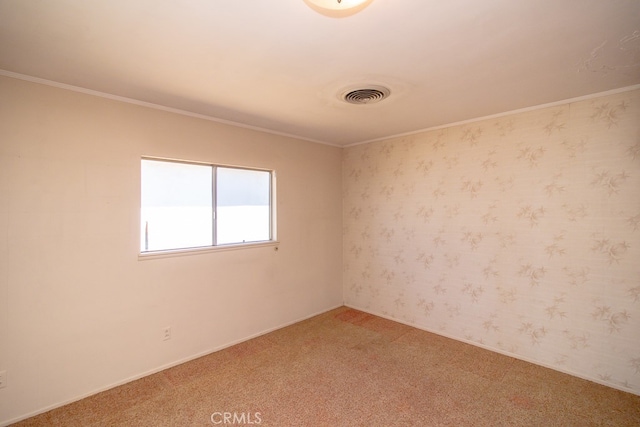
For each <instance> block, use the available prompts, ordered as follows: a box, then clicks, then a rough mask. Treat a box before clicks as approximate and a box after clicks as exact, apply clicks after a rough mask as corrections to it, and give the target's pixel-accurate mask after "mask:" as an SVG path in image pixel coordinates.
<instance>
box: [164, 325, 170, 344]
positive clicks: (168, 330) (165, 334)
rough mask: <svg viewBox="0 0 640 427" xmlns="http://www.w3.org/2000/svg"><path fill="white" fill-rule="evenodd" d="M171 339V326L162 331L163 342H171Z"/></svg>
mask: <svg viewBox="0 0 640 427" xmlns="http://www.w3.org/2000/svg"><path fill="white" fill-rule="evenodd" d="M170 339H171V326H166V327H165V328H163V329H162V340H163V341H166V340H170Z"/></svg>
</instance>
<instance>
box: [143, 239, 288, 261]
mask: <svg viewBox="0 0 640 427" xmlns="http://www.w3.org/2000/svg"><path fill="white" fill-rule="evenodd" d="M279 245H280V242H278V241H276V240H269V241H267V242H255V243H235V244H229V245H219V246H205V247H201V248H185V249H170V250H165V251H153V252H141V253H139V254H138V261H146V260H151V259H158V258H171V257H177V256H189V255H198V254H203V253H210V252H221V251H235V250H239V249H253V248H265V247H274V249H275V250H276V251H277V250H278V246H279Z"/></svg>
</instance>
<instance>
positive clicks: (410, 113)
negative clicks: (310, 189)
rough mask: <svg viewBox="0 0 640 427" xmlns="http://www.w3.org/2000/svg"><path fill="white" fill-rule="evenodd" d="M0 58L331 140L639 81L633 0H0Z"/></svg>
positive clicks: (79, 81)
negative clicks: (333, 8) (362, 95)
mask: <svg viewBox="0 0 640 427" xmlns="http://www.w3.org/2000/svg"><path fill="white" fill-rule="evenodd" d="M0 69H1V70H4V74H5V75H16V74H14V73H17V74H18V75H20V77H24V76H29V78H31V77H33V78H37V79H45V80H49V81H53V82H58V83H62V84H65V85H72V86H75V87H78V88H83V89H89V90H92V91H98V92H103V93H107V94H111V95H116V96H119V97H126V98H130V99H134V100H137V101H142V102H145V103H153V104H157V105H161V106H164V107H169V108H172V109H179V110H183V111H187V112H190V113H195V114H198V115H205V116H208V117H212V118H215V119H219V120H222V121H231V122H234V123H239V124H241V125H244V126H250V127H257V128H260V129H264V130H267V131H270V132H275V133H279V134H286V135H293V136H296V137H299V138H303V139H307V140H312V141H317V142H323V143H328V144H333V145H338V146H345V145H350V144H355V143H360V142H365V141H371V140H376V139H380V138H384V137H390V136H395V135H400V134H405V133H410V132H416V131H419V130H423V129H428V128H432V127H437V126H441V125H445V124H450V123H456V122H460V121H465V120H471V119H474V118H478V117H485V116H489V115H494V114H498V113H502V112H506V111H512V110H517V109H522V108H527V107H532V106H538V105H542V104H547V103H553V102H557V101H562V100H566V99H571V98H576V97H582V96H586V95H589V94H593V93H599V92H604V91H610V90H614V89H619V88H624V87H628V86H633V85H638V84H640V1H639V0H517V1H514V0H447V1H436V0H373V2H372V3H371V4H370V5H369V6H368V7H367V8H365V9H364V10H363V11H361V12H360V13H358V14H356V15H353V16H350V17H345V18H330V17H327V16H324V15H321V14H318V13H317V12H315V11H313V10H312V9H311V8H309V7H308V6H307V5H306V4H305V2H304V1H303V0H277V1H276V0H226V1H223V0H180V1H177V0H108V1H98V0H93V1H87V0H20V1H18V0H0ZM369 85H382V86H386V87H387V88H389V89H390V91H391V95H390V96H389V97H388V98H387V99H385V100H383V101H381V102H379V103H376V104H367V105H352V104H348V103H345V102H344V101H342V100H341V99H340V98H339V95H340V94H341V93H342V92H343V91H344V90H345V89H350V88H356V87H366V86H369Z"/></svg>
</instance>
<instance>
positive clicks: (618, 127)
mask: <svg viewBox="0 0 640 427" xmlns="http://www.w3.org/2000/svg"><path fill="white" fill-rule="evenodd" d="M344 183H345V184H344V225H345V228H344V254H345V264H344V286H345V303H346V304H347V305H349V306H351V307H354V308H360V309H362V310H365V311H368V312H371V313H374V314H380V315H383V316H387V317H390V318H395V319H397V320H400V321H403V322H405V323H409V324H412V325H415V326H417V327H420V328H423V329H426V330H430V331H433V332H436V333H440V334H442V335H445V336H449V337H452V338H457V339H460V340H464V341H467V342H471V343H477V344H479V345H482V346H484V347H486V348H489V349H495V350H498V351H501V352H503V353H507V354H511V355H513V356H515V357H520V358H523V359H525V360H529V361H533V362H537V363H539V364H542V365H546V366H550V367H554V368H556V369H558V370H561V371H564V372H569V373H573V374H575V375H578V376H581V377H583V378H590V379H593V380H596V381H598V382H600V383H604V384H609V385H611V386H614V387H616V388H620V389H623V390H627V391H630V392H633V393H636V394H640V90H634V91H627V92H624V93H619V94H615V95H609V96H606V97H600V98H596V99H590V100H586V101H580V102H574V103H570V104H564V105H561V106H557V107H550V108H545V109H540V110H535V111H531V112H526V113H518V114H513V115H510V116H503V117H500V118H496V119H490V120H485V121H478V122H474V123H470V124H465V125H458V126H452V127H449V128H445V129H440V130H434V131H427V132H424V133H420V134H415V135H411V136H406V137H398V138H394V139H389V140H385V141H380V142H375V143H369V144H363V145H357V146H352V147H349V148H347V149H345V157H344Z"/></svg>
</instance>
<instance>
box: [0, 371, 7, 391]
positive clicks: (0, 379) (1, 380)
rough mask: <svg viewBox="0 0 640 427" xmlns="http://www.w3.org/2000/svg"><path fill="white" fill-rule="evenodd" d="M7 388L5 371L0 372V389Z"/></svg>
mask: <svg viewBox="0 0 640 427" xmlns="http://www.w3.org/2000/svg"><path fill="white" fill-rule="evenodd" d="M6 386H7V371H0V388H5V387H6Z"/></svg>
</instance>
